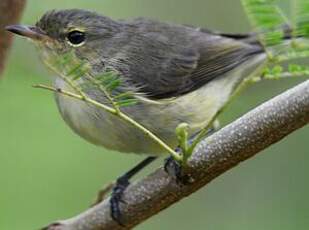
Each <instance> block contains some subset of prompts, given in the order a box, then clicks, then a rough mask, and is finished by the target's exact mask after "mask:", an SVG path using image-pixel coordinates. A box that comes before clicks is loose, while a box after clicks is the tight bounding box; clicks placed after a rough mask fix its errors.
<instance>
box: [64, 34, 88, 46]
mask: <svg viewBox="0 0 309 230" xmlns="http://www.w3.org/2000/svg"><path fill="white" fill-rule="evenodd" d="M66 41H67V42H68V44H69V45H70V46H73V47H80V46H82V45H84V44H85V41H86V34H85V32H83V31H79V30H72V31H70V32H69V33H68V34H67V37H66Z"/></svg>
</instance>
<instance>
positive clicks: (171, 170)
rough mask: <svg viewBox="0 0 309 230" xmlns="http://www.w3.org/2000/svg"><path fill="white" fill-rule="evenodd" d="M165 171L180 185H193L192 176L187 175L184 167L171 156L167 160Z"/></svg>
mask: <svg viewBox="0 0 309 230" xmlns="http://www.w3.org/2000/svg"><path fill="white" fill-rule="evenodd" d="M164 170H165V172H166V173H167V174H169V175H170V176H172V177H174V178H176V182H177V183H178V184H180V185H187V184H190V183H191V180H192V179H191V177H190V175H188V174H186V173H185V171H184V169H183V168H182V166H181V165H180V164H179V163H178V162H177V161H175V160H174V159H173V157H171V156H170V157H168V158H167V159H165V164H164Z"/></svg>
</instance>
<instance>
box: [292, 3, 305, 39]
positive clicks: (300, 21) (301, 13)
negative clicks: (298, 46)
mask: <svg viewBox="0 0 309 230" xmlns="http://www.w3.org/2000/svg"><path fill="white" fill-rule="evenodd" d="M294 1H296V11H295V14H296V15H294V17H293V18H295V20H296V21H295V22H294V24H295V25H296V26H297V28H296V36H302V37H307V38H308V37H309V1H308V0H294Z"/></svg>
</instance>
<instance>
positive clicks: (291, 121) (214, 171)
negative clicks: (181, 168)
mask: <svg viewBox="0 0 309 230" xmlns="http://www.w3.org/2000/svg"><path fill="white" fill-rule="evenodd" d="M308 123H309V80H308V81H306V82H304V83H302V84H300V85H299V86H297V87H295V88H293V89H291V90H288V91H287V92H285V93H283V94H281V95H279V96H277V97H275V98H274V99H272V100H270V101H268V102H266V103H264V104H263V105H261V106H259V107H257V108H256V109H254V110H252V111H251V112H249V113H247V114H246V115H244V116H243V117H241V118H239V119H238V120H236V121H235V122H233V123H232V124H230V125H228V126H226V127H225V128H223V129H221V130H220V131H218V132H217V133H215V134H214V135H212V136H210V137H208V138H206V139H205V140H204V141H202V142H201V143H200V144H199V146H198V147H197V148H196V150H195V152H194V154H193V156H192V158H191V159H190V162H189V172H190V175H191V177H192V181H191V182H192V183H191V184H188V185H185V186H184V185H179V184H177V183H176V182H175V179H174V178H172V177H170V176H169V175H167V174H166V173H165V171H164V170H163V169H162V168H160V169H157V170H156V171H155V172H154V173H152V174H150V175H149V176H147V177H146V178H144V179H142V180H141V181H139V182H137V183H134V184H132V185H131V186H129V187H128V189H127V190H126V192H125V195H124V197H123V200H124V203H122V205H121V211H122V214H123V217H124V224H125V227H124V226H120V225H118V224H117V223H116V222H114V221H113V220H112V218H111V217H110V205H109V198H107V199H105V200H104V201H102V202H101V203H100V204H98V205H96V206H94V207H92V208H90V209H88V210H87V211H85V212H84V213H81V214H79V215H77V216H76V217H73V218H71V219H68V220H64V221H59V222H56V223H54V224H51V225H50V226H48V227H46V228H45V229H47V230H78V229H80V230H99V229H100V230H103V229H104V230H105V229H106V230H108V229H113V230H122V229H131V228H133V227H134V226H136V225H138V224H139V223H141V222H143V221H145V220H146V219H148V218H150V217H151V216H153V215H155V214H156V213H158V212H160V211H161V210H163V209H165V208H167V207H169V206H170V205H172V204H174V203H176V202H177V201H179V200H181V199H182V198H184V197H186V196H188V195H190V194H192V193H193V192H195V191H196V190H198V189H199V188H201V187H203V186H205V185H207V184H208V183H209V182H210V181H212V180H213V179H215V178H216V177H218V176H219V175H221V174H223V173H224V172H226V171H227V170H229V169H231V168H232V167H234V166H236V165H237V164H239V163H240V162H242V161H244V160H246V159H248V158H250V157H253V156H254V155H255V154H257V153H259V152H261V151H262V150H263V149H265V148H267V147H268V146H270V145H272V144H274V143H276V142H278V141H280V140H281V139H283V138H284V137H286V136H287V135H288V134H290V133H292V132H293V131H295V130H297V129H299V128H301V127H303V126H305V125H307V124H308ZM205 228H206V229H207V227H205Z"/></svg>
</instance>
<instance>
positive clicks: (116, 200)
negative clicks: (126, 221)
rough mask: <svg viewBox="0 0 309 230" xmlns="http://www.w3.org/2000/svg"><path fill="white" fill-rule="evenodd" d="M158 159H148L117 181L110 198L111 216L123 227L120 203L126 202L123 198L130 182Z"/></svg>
mask: <svg viewBox="0 0 309 230" xmlns="http://www.w3.org/2000/svg"><path fill="white" fill-rule="evenodd" d="M156 158H157V157H147V158H146V159H145V160H143V161H142V162H140V163H139V164H137V165H136V166H135V167H134V168H132V169H131V170H129V171H128V172H126V173H125V174H123V175H122V176H120V177H119V178H118V179H117V180H116V185H115V186H114V188H113V190H112V194H111V198H110V206H111V216H112V218H113V220H115V221H116V222H117V223H119V224H120V225H123V221H122V215H121V210H120V202H124V201H123V200H122V196H123V193H124V191H125V190H126V188H127V187H128V186H129V185H130V182H129V180H130V179H131V178H132V177H133V176H134V175H136V174H137V173H138V172H139V171H141V170H142V169H143V168H145V167H146V166H147V165H149V164H150V163H151V162H153V161H154V160H155V159H156Z"/></svg>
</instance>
